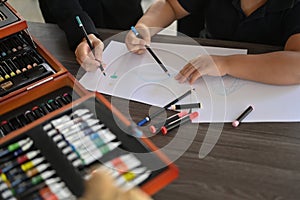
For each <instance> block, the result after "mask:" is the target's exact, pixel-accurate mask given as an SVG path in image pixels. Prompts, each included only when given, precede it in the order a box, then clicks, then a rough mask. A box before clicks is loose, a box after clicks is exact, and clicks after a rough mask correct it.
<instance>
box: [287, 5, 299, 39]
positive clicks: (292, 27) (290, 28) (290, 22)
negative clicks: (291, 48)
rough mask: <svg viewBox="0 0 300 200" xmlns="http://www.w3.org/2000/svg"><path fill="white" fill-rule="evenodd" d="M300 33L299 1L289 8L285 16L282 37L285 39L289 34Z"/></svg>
mask: <svg viewBox="0 0 300 200" xmlns="http://www.w3.org/2000/svg"><path fill="white" fill-rule="evenodd" d="M297 33H300V1H298V3H296V4H295V5H294V7H293V8H291V9H289V11H288V12H287V15H286V17H285V23H284V30H283V37H284V40H285V41H287V40H288V39H289V37H290V36H292V35H294V34H297Z"/></svg>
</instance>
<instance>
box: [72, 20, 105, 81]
mask: <svg viewBox="0 0 300 200" xmlns="http://www.w3.org/2000/svg"><path fill="white" fill-rule="evenodd" d="M76 21H77V23H78V26H79V28H80V29H81V30H82V32H83V34H84V37H85V39H86V42H87V43H88V45H89V47H90V49H91V52H92V53H93V55H94V57H95V58H96V56H95V54H94V51H93V49H94V47H93V45H92V43H91V41H90V39H89V37H88V35H87V32H86V30H85V28H84V26H83V24H82V22H81V20H80V18H79V16H76ZM95 60H96V61H98V62H99V63H100V66H99V68H100V70H101V72H102V73H103V75H104V76H106V74H105V72H104V68H103V66H102V62H101V61H100V60H98V59H95Z"/></svg>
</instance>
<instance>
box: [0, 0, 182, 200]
mask: <svg viewBox="0 0 300 200" xmlns="http://www.w3.org/2000/svg"><path fill="white" fill-rule="evenodd" d="M3 16H4V17H3ZM0 18H1V19H0V30H1V32H0V51H1V52H0V56H1V57H0V60H1V62H0V67H1V69H0V75H1V77H0V88H1V89H0V108H1V109H0V136H1V137H0V173H1V175H0V199H9V200H13V199H76V198H77V197H80V196H82V195H83V193H84V191H85V184H84V182H85V180H86V179H88V178H89V177H90V173H91V172H92V171H93V170H96V169H99V168H105V169H106V170H108V171H109V172H110V173H111V175H112V176H113V178H114V180H115V184H116V185H117V186H120V187H122V188H123V189H125V190H128V189H130V188H132V187H134V186H138V187H140V188H141V189H142V190H144V191H145V192H146V193H148V194H150V195H152V194H154V193H156V192H158V191H159V190H160V189H162V188H163V187H165V186H166V185H167V184H169V183H170V182H172V181H173V180H174V179H175V178H176V177H177V176H178V169H177V167H176V166H175V165H174V164H172V162H171V161H170V160H169V159H168V158H167V157H166V156H165V155H164V154H163V153H162V152H161V151H160V150H158V149H157V148H156V147H155V145H154V144H153V143H152V142H151V141H150V140H149V139H147V138H145V137H144V136H143V133H142V132H141V131H140V130H139V128H138V127H137V126H136V125H135V123H134V122H132V121H130V120H128V119H127V118H126V117H124V116H123V115H122V113H120V112H119V111H118V110H117V109H116V108H114V107H113V106H112V105H111V104H110V102H109V101H108V100H107V99H106V98H105V97H104V96H102V95H101V94H99V93H91V92H89V91H87V90H85V89H84V88H83V87H82V86H81V85H80V83H79V82H78V81H77V80H76V79H75V78H74V77H73V76H72V75H71V74H70V73H69V72H68V71H67V70H66V69H65V68H64V67H63V66H62V65H61V64H60V63H59V62H58V61H57V60H56V59H55V58H54V57H53V56H52V55H51V54H50V53H49V52H48V51H47V50H46V49H45V48H44V47H43V46H42V45H41V44H40V43H39V42H38V41H37V40H36V39H34V38H33V37H31V36H30V35H29V33H28V32H27V31H26V28H27V24H26V21H24V20H23V19H22V18H21V17H20V15H19V14H18V13H17V12H16V11H15V10H14V9H13V8H12V7H11V6H10V5H9V4H8V3H7V2H3V1H2V3H0ZM2 18H3V19H4V20H2ZM5 22H6V23H5ZM32 38H33V39H32Z"/></svg>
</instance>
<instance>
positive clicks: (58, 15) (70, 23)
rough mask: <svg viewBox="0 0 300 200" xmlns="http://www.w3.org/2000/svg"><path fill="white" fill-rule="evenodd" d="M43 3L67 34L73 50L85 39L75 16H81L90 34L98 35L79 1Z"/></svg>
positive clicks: (58, 0)
mask: <svg viewBox="0 0 300 200" xmlns="http://www.w3.org/2000/svg"><path fill="white" fill-rule="evenodd" d="M43 3H44V4H45V6H47V9H48V11H49V14H51V15H52V16H53V17H54V19H55V23H57V24H58V26H59V27H60V28H61V29H62V30H63V31H64V32H65V33H66V36H67V40H68V43H69V46H70V48H71V49H72V50H75V48H76V47H77V45H78V44H79V43H80V42H81V41H82V39H83V35H82V32H81V31H80V29H79V28H78V24H77V22H76V20H75V16H77V15H78V16H80V19H81V21H82V22H83V24H84V26H85V29H86V31H87V33H88V34H90V33H93V34H95V35H97V31H96V28H95V25H94V23H93V21H92V20H91V18H90V17H89V16H88V14H87V13H86V12H84V10H83V9H82V7H81V5H80V3H79V0H64V1H61V0H44V1H43ZM97 36H98V35H97Z"/></svg>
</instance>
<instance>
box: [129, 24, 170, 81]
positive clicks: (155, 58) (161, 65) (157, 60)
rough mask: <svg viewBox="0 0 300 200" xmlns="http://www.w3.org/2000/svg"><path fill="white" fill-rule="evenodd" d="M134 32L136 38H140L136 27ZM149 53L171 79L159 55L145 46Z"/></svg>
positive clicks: (133, 28)
mask: <svg viewBox="0 0 300 200" xmlns="http://www.w3.org/2000/svg"><path fill="white" fill-rule="evenodd" d="M131 30H132V32H133V33H134V34H135V36H136V37H139V35H140V34H139V32H138V31H137V30H136V28H135V27H134V26H131ZM145 47H146V49H147V51H148V52H149V53H150V54H151V56H152V57H153V58H154V60H155V61H156V62H157V63H158V65H159V66H160V67H161V68H162V70H164V72H165V73H166V74H167V75H168V76H169V77H170V76H171V75H170V73H169V72H168V70H167V68H166V66H165V65H164V64H163V63H162V62H161V60H160V59H159V58H158V57H157V55H156V54H155V53H154V52H153V51H152V49H151V48H150V46H148V45H145Z"/></svg>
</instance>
